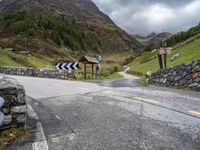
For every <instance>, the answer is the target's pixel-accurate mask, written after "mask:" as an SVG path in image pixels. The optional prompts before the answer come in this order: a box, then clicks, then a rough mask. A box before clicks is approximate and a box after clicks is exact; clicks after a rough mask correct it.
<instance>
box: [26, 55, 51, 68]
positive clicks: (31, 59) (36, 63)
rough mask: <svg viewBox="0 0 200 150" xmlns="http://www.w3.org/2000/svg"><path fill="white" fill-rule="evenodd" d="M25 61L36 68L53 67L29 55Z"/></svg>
mask: <svg viewBox="0 0 200 150" xmlns="http://www.w3.org/2000/svg"><path fill="white" fill-rule="evenodd" d="M27 61H28V62H29V63H30V64H32V65H33V66H35V67H36V68H53V65H52V64H50V63H48V62H47V61H45V60H42V59H39V58H36V57H29V58H27Z"/></svg>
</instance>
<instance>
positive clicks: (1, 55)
mask: <svg viewBox="0 0 200 150" xmlns="http://www.w3.org/2000/svg"><path fill="white" fill-rule="evenodd" d="M0 66H17V67H24V66H28V67H34V68H51V67H52V66H53V65H52V64H51V63H49V62H48V61H47V60H45V59H39V58H36V57H34V56H30V57H27V56H24V55H21V54H16V53H13V52H10V51H6V50H4V49H1V48H0Z"/></svg>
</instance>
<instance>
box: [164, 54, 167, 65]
mask: <svg viewBox="0 0 200 150" xmlns="http://www.w3.org/2000/svg"><path fill="white" fill-rule="evenodd" d="M164 64H165V69H166V68H167V53H165V54H164Z"/></svg>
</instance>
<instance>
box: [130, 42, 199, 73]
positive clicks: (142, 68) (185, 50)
mask: <svg viewBox="0 0 200 150" xmlns="http://www.w3.org/2000/svg"><path fill="white" fill-rule="evenodd" d="M178 53H179V54H180V57H179V58H177V59H176V60H175V61H173V62H171V61H170V58H171V57H172V56H174V55H175V54H178ZM147 56H148V57H147ZM145 57H146V59H147V62H144V59H145ZM197 59H200V39H196V40H194V41H192V42H189V43H187V44H185V45H183V46H181V47H179V48H177V49H175V50H173V52H172V54H170V55H168V58H167V67H173V66H176V65H179V64H182V63H186V62H190V61H193V60H197ZM142 62H143V63H142ZM130 66H131V70H130V72H129V73H131V74H134V75H135V73H138V74H146V73H147V72H148V71H152V72H156V71H158V70H159V64H158V59H157V57H156V54H151V53H150V52H149V53H148V55H147V53H143V54H142V55H141V56H139V57H138V58H136V59H135V60H134V61H133V63H131V65H130Z"/></svg>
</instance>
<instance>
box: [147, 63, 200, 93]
mask: <svg viewBox="0 0 200 150" xmlns="http://www.w3.org/2000/svg"><path fill="white" fill-rule="evenodd" d="M149 82H150V83H151V84H155V85H160V86H165V87H175V88H185V89H192V90H197V91H200V60H197V61H193V62H188V63H185V64H181V65H178V66H176V67H174V68H169V69H166V70H161V71H159V72H156V73H153V74H152V75H151V76H150V77H149Z"/></svg>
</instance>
